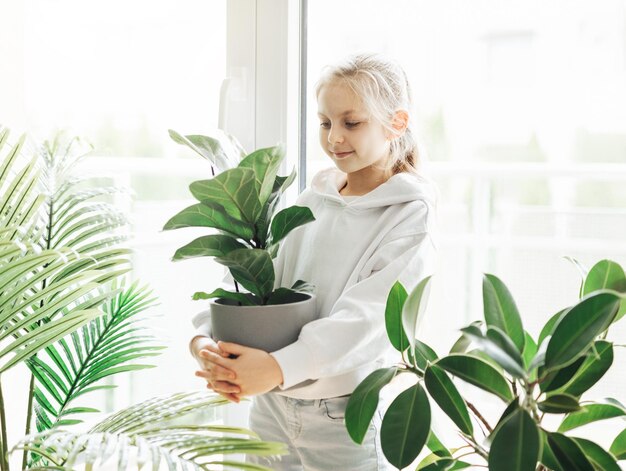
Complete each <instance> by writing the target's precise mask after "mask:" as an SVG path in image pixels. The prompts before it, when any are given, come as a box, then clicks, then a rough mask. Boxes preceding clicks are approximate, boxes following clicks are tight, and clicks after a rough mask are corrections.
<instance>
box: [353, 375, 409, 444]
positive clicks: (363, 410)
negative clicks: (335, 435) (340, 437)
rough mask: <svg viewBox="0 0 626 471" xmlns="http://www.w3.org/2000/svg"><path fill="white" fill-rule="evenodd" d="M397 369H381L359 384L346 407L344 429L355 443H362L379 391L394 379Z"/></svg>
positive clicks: (374, 410) (376, 404)
mask: <svg viewBox="0 0 626 471" xmlns="http://www.w3.org/2000/svg"><path fill="white" fill-rule="evenodd" d="M397 371H398V370H397V368H395V367H394V368H382V369H380V370H376V371H374V372H373V373H371V374H370V375H369V376H368V377H367V378H365V379H364V380H363V381H362V382H361V384H359V385H358V386H357V387H356V389H355V390H354V392H353V393H352V395H351V396H350V399H349V401H348V405H347V406H346V414H345V421H346V428H347V430H348V434H349V435H350V438H352V440H353V441H354V442H355V443H359V444H361V443H363V439H364V438H365V434H366V433H367V430H368V428H369V424H370V422H371V421H372V417H374V413H375V412H376V408H377V407H378V399H379V394H380V390H381V389H382V388H383V387H384V386H386V385H387V384H389V382H390V381H391V380H392V379H393V378H394V377H395V375H396V373H397Z"/></svg>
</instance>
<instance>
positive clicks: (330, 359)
mask: <svg viewBox="0 0 626 471" xmlns="http://www.w3.org/2000/svg"><path fill="white" fill-rule="evenodd" d="M434 254H435V247H434V244H433V241H432V239H431V235H430V233H429V232H422V233H412V234H403V235H399V236H395V237H393V239H388V240H386V241H384V240H383V242H382V243H381V245H380V246H379V247H378V249H377V250H376V251H375V252H374V253H373V254H372V256H371V257H370V259H369V260H368V262H367V263H366V264H365V266H364V267H363V269H362V270H361V272H360V274H359V278H358V281H357V283H356V284H354V285H353V286H351V287H350V288H348V289H347V290H346V291H345V292H344V293H343V294H342V295H341V296H340V297H339V299H338V300H337V302H336V303H335V305H334V306H333V308H332V311H331V313H330V315H329V316H328V317H325V318H321V319H318V320H315V321H313V322H310V323H309V324H307V325H306V326H304V328H303V329H302V331H301V332H300V337H299V338H298V340H297V341H296V342H294V343H292V344H291V345H288V346H287V347H285V348H282V349H280V350H277V351H275V352H272V356H273V357H274V358H275V359H276V361H277V362H278V364H279V365H280V367H281V369H282V372H283V380H284V381H283V385H282V386H281V388H282V389H286V388H289V387H291V386H294V385H296V384H298V383H300V382H302V381H305V380H307V379H318V378H322V377H328V376H336V375H340V374H342V373H346V372H348V371H351V370H354V369H357V368H359V367H361V366H364V365H366V364H369V363H371V362H372V361H374V360H376V359H378V358H380V357H382V356H384V355H385V353H386V352H387V351H388V349H389V345H390V344H389V339H388V338H387V332H386V329H385V305H386V302H387V296H388V294H389V290H390V289H391V287H392V286H393V284H394V283H395V282H396V281H397V280H399V281H400V282H401V283H402V284H403V285H404V286H405V287H406V288H407V291H410V290H411V289H412V288H413V287H414V286H415V285H417V283H418V282H419V281H420V280H422V279H423V278H424V277H426V276H427V275H429V274H432V272H433V269H434V261H435V258H434Z"/></svg>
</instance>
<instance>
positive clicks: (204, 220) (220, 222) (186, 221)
mask: <svg viewBox="0 0 626 471" xmlns="http://www.w3.org/2000/svg"><path fill="white" fill-rule="evenodd" d="M183 227H213V228H215V229H219V230H220V231H224V232H227V233H229V234H231V235H233V236H235V237H236V238H241V239H244V240H252V238H253V237H254V231H253V230H252V226H251V225H250V224H247V223H245V222H242V221H240V220H238V219H236V218H234V217H232V216H230V215H229V214H228V213H226V210H225V209H224V208H223V207H222V206H220V205H219V204H217V203H212V202H210V201H204V202H202V203H198V204H194V205H193V206H189V207H188V208H185V209H183V210H182V211H181V212H180V213H178V214H177V215H175V216H174V217H172V218H171V219H170V220H169V221H167V222H166V223H165V226H163V230H164V231H169V230H172V229H180V228H183Z"/></svg>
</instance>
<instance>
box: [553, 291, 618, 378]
mask: <svg viewBox="0 0 626 471" xmlns="http://www.w3.org/2000/svg"><path fill="white" fill-rule="evenodd" d="M619 303H620V298H619V297H618V296H617V295H615V294H613V293H610V292H597V294H594V295H590V296H589V297H587V298H584V299H583V300H582V301H580V302H579V303H578V304H577V305H576V306H574V307H573V308H572V309H571V310H570V311H569V312H568V313H567V314H565V316H564V317H563V319H561V321H560V322H559V323H558V325H557V326H556V328H555V330H554V334H553V335H552V337H551V338H550V341H549V343H548V349H547V350H546V359H545V367H546V368H547V369H548V370H553V369H557V368H562V367H564V366H567V365H569V364H571V363H573V362H574V361H576V359H577V358H579V357H580V356H582V355H584V354H585V353H586V350H587V348H589V346H590V345H591V343H592V342H593V340H594V339H595V338H596V337H597V336H598V335H599V334H600V333H602V332H603V331H604V330H606V328H607V327H608V326H609V325H610V324H611V322H612V321H613V319H614V318H615V314H616V313H617V309H618V308H619Z"/></svg>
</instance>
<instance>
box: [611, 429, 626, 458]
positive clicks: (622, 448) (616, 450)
mask: <svg viewBox="0 0 626 471" xmlns="http://www.w3.org/2000/svg"><path fill="white" fill-rule="evenodd" d="M609 451H610V452H611V453H613V456H615V457H616V458H617V459H618V460H626V429H624V430H622V431H621V432H620V434H619V435H618V436H617V437H615V440H613V443H611V448H610V449H609Z"/></svg>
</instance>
